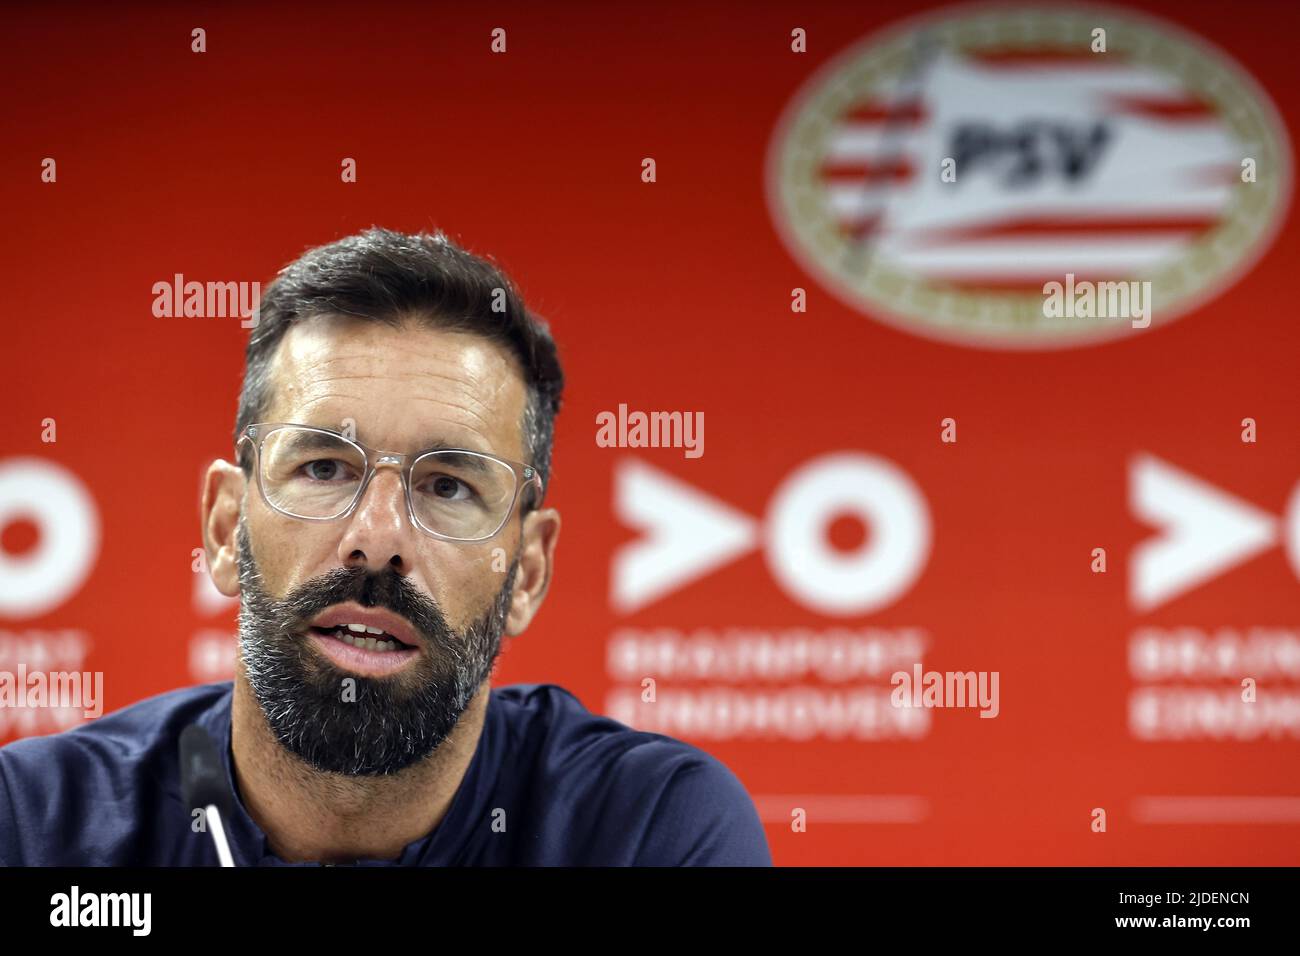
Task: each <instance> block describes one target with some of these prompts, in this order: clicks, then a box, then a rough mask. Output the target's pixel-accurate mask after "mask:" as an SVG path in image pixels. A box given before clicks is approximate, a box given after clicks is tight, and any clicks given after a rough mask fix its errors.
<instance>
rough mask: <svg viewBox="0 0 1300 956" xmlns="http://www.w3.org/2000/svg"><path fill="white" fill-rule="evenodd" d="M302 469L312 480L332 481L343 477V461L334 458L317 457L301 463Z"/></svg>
mask: <svg viewBox="0 0 1300 956" xmlns="http://www.w3.org/2000/svg"><path fill="white" fill-rule="evenodd" d="M303 471H304V472H305V473H306V475H307V477H308V478H311V479H313V480H314V481H333V480H334V479H336V478H341V477H343V463H342V462H340V461H339V460H338V459H336V458H317V459H316V460H315V461H309V462H307V464H305V465H303Z"/></svg>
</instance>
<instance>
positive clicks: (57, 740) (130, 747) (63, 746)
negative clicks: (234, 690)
mask: <svg viewBox="0 0 1300 956" xmlns="http://www.w3.org/2000/svg"><path fill="white" fill-rule="evenodd" d="M231 686H232V685H231V683H230V682H226V683H224V684H203V685H200V686H197V687H183V688H180V689H178V690H171V691H166V692H164V693H161V694H156V695H154V696H153V697H148V698H145V699H144V700H140V701H137V702H135V703H134V704H130V705H128V706H126V707H123V708H121V709H119V710H115V711H113V712H112V713H109V714H105V715H104V716H103V717H99V718H97V719H95V720H91V721H87V722H86V723H84V724H81V725H79V726H77V727H74V728H73V729H71V730H65V731H63V732H62V733H57V734H47V735H45V736H41V737H24V738H22V739H20V740H15V741H14V742H13V743H10V744H7V745H6V746H4V747H0V770H4V771H7V772H14V771H25V770H45V771H48V770H49V769H51V768H52V767H57V766H59V765H61V764H63V763H65V762H66V761H68V760H73V759H77V758H83V759H92V760H93V759H107V760H112V761H114V762H118V763H120V762H122V761H128V762H129V761H131V760H133V759H138V758H140V757H141V756H143V755H145V754H147V753H149V752H150V751H152V750H153V749H155V748H156V747H157V746H158V745H159V743H160V742H165V741H170V742H172V743H174V742H175V741H176V739H177V734H178V733H179V730H180V729H181V728H182V727H184V726H185V725H186V724H187V723H189V722H192V721H193V720H195V719H196V718H197V717H198V716H199V715H200V714H202V713H205V712H206V711H207V710H209V709H210V708H211V707H212V706H213V705H214V704H216V703H219V702H220V701H221V699H222V697H223V696H226V695H229V694H230V692H231ZM173 728H175V729H176V731H177V734H172V733H169V731H170V730H172V729H173Z"/></svg>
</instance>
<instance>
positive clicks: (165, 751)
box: [0, 682, 232, 865]
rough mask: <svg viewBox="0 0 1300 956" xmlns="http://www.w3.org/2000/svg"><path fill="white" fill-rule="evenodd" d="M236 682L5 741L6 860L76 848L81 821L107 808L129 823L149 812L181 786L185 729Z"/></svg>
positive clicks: (0, 793)
mask: <svg viewBox="0 0 1300 956" xmlns="http://www.w3.org/2000/svg"><path fill="white" fill-rule="evenodd" d="M231 686H232V685H231V683H229V682H227V683H224V684H204V685H200V686H197V687H186V688H182V689H180V690H173V691H168V692H166V693H162V694H157V695H155V696H153V697H149V698H146V699H145V700H141V701H138V702H136V703H134V704H131V705H129V706H127V707H123V708H121V709H120V710H116V711H113V712H112V713H109V714H105V715H104V716H102V717H99V718H97V719H95V720H92V721H88V722H86V723H84V724H82V725H80V726H78V727H75V728H73V729H72V730H66V731H63V732H62V733H56V734H47V735H45V736H40V737H24V738H22V739H20V740H16V741H14V742H13V743H10V744H8V745H6V746H4V747H0V863H3V864H9V865H14V864H17V863H21V862H27V863H29V864H33V863H38V862H40V857H41V854H48V853H49V852H53V851H55V850H58V849H59V847H60V846H62V848H63V849H66V850H68V851H69V852H72V850H73V846H72V845H71V844H73V843H75V841H76V838H75V835H74V833H73V832H72V829H74V828H75V826H77V825H79V824H78V823H77V821H85V820H88V819H90V818H91V817H92V815H93V814H95V813H100V814H102V813H103V812H104V810H105V808H110V807H111V808H113V813H114V814H115V817H114V819H115V820H116V821H117V822H119V823H120V824H121V825H122V826H123V827H124V828H126V829H129V828H130V827H131V823H132V820H133V819H135V818H143V817H146V816H147V815H148V814H149V812H150V808H151V806H154V805H156V804H157V803H158V802H159V801H160V800H162V799H163V798H164V797H165V795H167V794H168V793H169V792H170V791H172V790H177V789H178V788H179V784H178V782H177V781H176V779H175V774H174V773H172V772H170V771H171V770H172V769H174V768H175V766H176V764H177V763H178V762H179V756H178V754H177V752H176V747H177V741H178V740H179V736H180V731H181V730H182V729H183V728H184V727H185V726H186V725H188V724H190V723H192V722H194V721H195V720H197V719H198V718H199V717H200V716H202V715H203V714H207V713H210V712H211V711H212V710H213V708H214V707H216V706H219V705H221V704H222V703H223V702H224V700H223V699H224V698H225V697H227V696H228V695H229V694H230V692H231ZM20 824H21V825H20ZM53 839H57V841H58V844H57V845H56V846H51V845H50V842H49V841H50V840H53Z"/></svg>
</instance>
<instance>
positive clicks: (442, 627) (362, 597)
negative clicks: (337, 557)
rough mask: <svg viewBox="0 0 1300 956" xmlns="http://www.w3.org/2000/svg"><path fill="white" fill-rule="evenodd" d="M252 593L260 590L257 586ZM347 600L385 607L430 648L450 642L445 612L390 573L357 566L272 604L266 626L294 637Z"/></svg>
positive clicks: (317, 579) (303, 586) (331, 573)
mask: <svg viewBox="0 0 1300 956" xmlns="http://www.w3.org/2000/svg"><path fill="white" fill-rule="evenodd" d="M257 576H258V577H260V574H259V575H257ZM250 583H253V582H250ZM259 583H260V582H259ZM245 593H249V592H247V591H246V592H245ZM253 593H262V592H260V589H258V588H254V591H253ZM348 601H355V602H356V603H357V604H360V605H361V606H362V607H381V608H384V609H385V610H388V611H391V612H392V613H394V614H397V615H398V616H400V617H402V618H403V619H405V620H406V621H407V622H409V623H410V625H411V626H412V627H413V628H415V630H416V632H417V633H419V634H420V635H421V636H422V637H423V638H424V639H425V640H426V641H427V642H429V644H430V645H431V646H435V647H440V646H443V645H445V644H446V643H447V641H446V638H445V635H447V634H449V633H450V628H449V627H448V624H447V619H446V616H445V615H444V614H443V613H442V609H441V608H439V607H438V605H437V603H436V602H435V601H433V600H432V599H431V598H429V597H426V596H425V595H423V594H421V593H420V592H419V591H417V590H416V589H415V587H414V586H413V585H412V584H411V583H410V582H409V581H407V580H406V579H405V578H403V577H402V576H401V575H400V574H398V573H397V572H396V571H395V570H392V569H386V570H384V571H380V572H378V573H376V572H371V571H367V570H366V569H365V568H359V567H358V568H335V569H334V570H332V571H328V572H326V573H325V574H322V575H320V576H319V577H315V578H312V579H311V580H310V581H306V582H305V583H303V584H301V585H299V586H298V587H296V588H294V589H293V590H292V591H290V592H289V594H287V595H286V596H285V597H284V598H283V599H282V600H279V601H272V602H269V606H264V607H262V608H261V609H260V610H261V611H262V612H263V613H264V614H265V615H266V616H267V617H269V618H270V620H269V621H268V623H271V624H272V625H273V626H274V627H275V629H276V630H277V631H279V632H281V633H286V634H296V633H299V632H302V631H305V630H306V629H307V628H308V627H309V625H310V623H311V621H312V619H313V618H315V617H316V616H317V615H318V614H320V613H321V612H322V611H324V610H325V609H326V608H328V607H332V606H334V605H335V604H343V603H346V602H348Z"/></svg>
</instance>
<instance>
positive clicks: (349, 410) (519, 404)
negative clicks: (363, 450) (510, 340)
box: [265, 316, 527, 460]
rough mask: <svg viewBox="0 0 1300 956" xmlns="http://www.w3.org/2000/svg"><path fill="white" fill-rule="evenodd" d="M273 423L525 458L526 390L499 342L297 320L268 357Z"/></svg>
mask: <svg viewBox="0 0 1300 956" xmlns="http://www.w3.org/2000/svg"><path fill="white" fill-rule="evenodd" d="M268 388H269V397H270V402H269V404H268V406H267V412H266V413H265V418H266V420H267V421H280V422H294V423H297V424H300V425H316V426H319V427H323V428H332V429H336V430H341V429H343V428H345V427H346V426H347V423H348V422H351V423H353V425H354V427H355V435H356V438H357V440H358V441H361V442H364V443H366V444H368V445H372V446H374V447H376V448H381V449H383V450H385V451H394V452H407V453H410V452H414V451H419V450H422V449H424V448H428V447H430V446H433V445H437V444H439V443H450V444H453V445H457V446H459V447H462V448H469V449H471V450H474V451H484V452H493V453H495V454H498V455H501V456H503V457H506V458H512V459H516V460H523V459H524V458H526V457H527V456H526V455H525V453H524V447H523V434H522V429H521V424H522V420H523V414H524V407H525V404H526V402H527V389H526V388H525V386H524V380H523V375H522V374H521V371H520V368H519V364H518V362H517V361H516V360H515V359H514V357H513V356H512V355H511V354H510V352H509V351H508V350H507V349H506V348H505V347H504V346H502V345H499V344H497V343H496V342H493V341H490V340H488V339H486V338H483V337H482V336H478V335H473V334H470V333H466V332H456V331H450V330H447V329H439V328H433V327H430V326H428V325H426V324H425V323H423V322H421V321H418V320H416V319H411V318H408V319H405V320H403V321H402V323H401V324H400V325H399V326H398V327H393V326H392V325H389V324H388V323H386V322H374V321H368V320H364V319H357V318H352V317H347V316H317V317H313V318H311V319H308V320H307V321H305V322H299V323H297V324H295V325H293V326H292V327H291V328H290V329H289V331H288V332H286V333H285V336H284V338H283V339H282V340H281V341H280V343H279V345H278V347H277V350H276V354H275V356H274V358H273V360H272V362H271V369H270V376H269V381H268Z"/></svg>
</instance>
